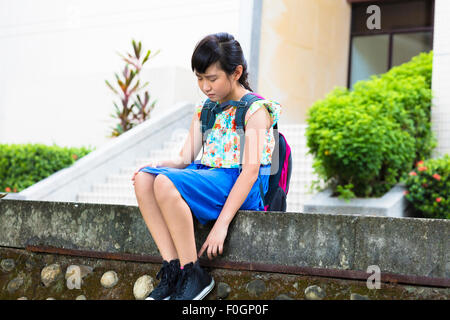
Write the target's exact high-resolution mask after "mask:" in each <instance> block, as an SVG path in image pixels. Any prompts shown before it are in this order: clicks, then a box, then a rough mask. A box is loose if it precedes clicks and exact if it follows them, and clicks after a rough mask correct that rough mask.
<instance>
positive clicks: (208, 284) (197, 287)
mask: <svg viewBox="0 0 450 320" xmlns="http://www.w3.org/2000/svg"><path fill="white" fill-rule="evenodd" d="M213 288H214V279H213V278H212V277H211V276H210V275H209V274H208V272H206V271H205V270H203V269H202V268H201V267H200V264H199V261H198V260H197V261H196V262H195V263H193V262H190V263H188V264H186V265H185V266H184V268H183V270H181V275H180V276H179V277H178V282H177V286H176V292H175V293H174V294H173V295H171V296H170V299H169V300H202V299H203V298H204V297H206V295H207V294H208V293H209V292H210V291H211V290H212V289H213Z"/></svg>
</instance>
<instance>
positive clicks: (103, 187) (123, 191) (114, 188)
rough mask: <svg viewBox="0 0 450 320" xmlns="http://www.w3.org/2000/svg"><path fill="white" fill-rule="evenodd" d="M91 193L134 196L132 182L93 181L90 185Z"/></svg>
mask: <svg viewBox="0 0 450 320" xmlns="http://www.w3.org/2000/svg"><path fill="white" fill-rule="evenodd" d="M130 182H131V181H130ZM92 193H105V194H114V195H133V196H134V186H133V183H132V182H131V183H130V184H129V185H125V184H121V183H120V184H119V183H95V184H94V185H93V186H92Z"/></svg>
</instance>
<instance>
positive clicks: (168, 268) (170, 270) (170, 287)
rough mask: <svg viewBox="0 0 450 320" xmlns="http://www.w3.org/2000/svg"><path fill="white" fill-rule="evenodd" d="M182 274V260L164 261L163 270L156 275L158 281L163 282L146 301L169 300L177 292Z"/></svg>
mask: <svg viewBox="0 0 450 320" xmlns="http://www.w3.org/2000/svg"><path fill="white" fill-rule="evenodd" d="M180 274H181V270H180V260H178V259H174V260H171V261H170V262H167V261H165V260H164V261H163V265H162V267H161V270H159V272H158V273H157V274H156V279H158V280H159V279H161V281H159V284H158V286H157V287H156V288H155V289H154V290H153V291H152V292H151V293H150V294H149V296H148V297H147V298H145V300H169V298H170V295H171V294H173V293H174V292H175V286H176V284H177V281H178V277H179V275H180Z"/></svg>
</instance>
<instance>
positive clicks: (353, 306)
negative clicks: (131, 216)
mask: <svg viewBox="0 0 450 320" xmlns="http://www.w3.org/2000/svg"><path fill="white" fill-rule="evenodd" d="M0 307H1V309H2V311H3V312H5V311H8V310H7V309H8V307H10V308H11V311H13V308H14V314H15V316H18V315H20V313H21V312H25V313H27V314H28V312H29V311H30V310H32V312H33V313H34V314H37V312H39V311H40V310H39V309H40V308H42V311H43V312H48V310H52V313H54V311H56V309H59V310H58V311H59V312H61V313H58V315H59V316H64V314H65V313H68V314H67V315H70V317H77V316H82V317H86V316H87V315H89V317H92V316H94V315H96V314H98V315H101V317H102V318H105V316H109V315H111V316H115V318H120V314H121V312H124V315H125V317H129V316H132V315H133V314H134V315H136V312H139V314H140V312H143V314H144V315H148V317H158V318H161V319H284V317H283V316H285V315H286V319H291V318H292V319H300V318H302V316H304V317H306V315H307V313H306V312H309V311H310V312H311V314H312V315H313V316H318V315H320V316H323V315H324V314H327V313H330V314H331V315H333V316H336V315H337V314H339V312H345V318H347V317H349V316H350V318H351V315H354V316H355V317H356V316H358V317H359V318H360V317H361V315H363V314H364V313H366V314H370V313H371V312H373V311H374V310H381V309H374V308H380V307H382V308H384V307H389V308H390V309H389V312H391V311H392V309H398V310H399V311H401V312H402V315H403V316H407V315H414V314H416V313H417V312H419V311H423V310H424V309H423V308H425V307H432V308H433V311H434V312H437V311H438V310H439V309H442V311H445V310H444V308H446V307H448V302H447V301H445V300H439V301H438V300H434V301H430V300H396V301H393V300H391V301H387V300H376V301H375V300H366V301H361V300H359V301H348V300H322V301H310V300H290V301H289V300H264V301H263V300H236V301H228V300H218V301H212V300H203V301H145V300H144V301H137V300H129V301H125V300H101V301H100V300H97V301H95V300H88V301H74V300H71V301H68V300H65V301H64V300H56V301H48V300H44V301H37V300H29V301H18V300H14V301H13V300H10V301H7V300H0ZM31 308H32V309H31ZM49 308H51V309H49ZM357 310H358V312H356V311H357ZM359 310H361V312H362V313H360V312H359ZM383 310H384V309H383ZM348 311H351V313H348ZM280 317H283V318H280Z"/></svg>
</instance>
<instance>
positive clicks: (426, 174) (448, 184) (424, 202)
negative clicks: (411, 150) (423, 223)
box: [403, 154, 450, 219]
mask: <svg viewBox="0 0 450 320" xmlns="http://www.w3.org/2000/svg"><path fill="white" fill-rule="evenodd" d="M403 182H404V183H405V185H406V189H407V190H406V191H405V197H406V199H407V200H408V201H410V202H411V203H412V205H413V206H414V208H416V209H417V210H419V211H421V212H422V214H423V215H424V216H425V217H427V218H446V219H450V156H449V155H448V154H445V155H444V157H442V158H436V159H428V160H425V161H419V162H417V164H416V168H415V169H414V170H412V171H411V172H409V175H408V177H407V178H406V179H404V181H403Z"/></svg>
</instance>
